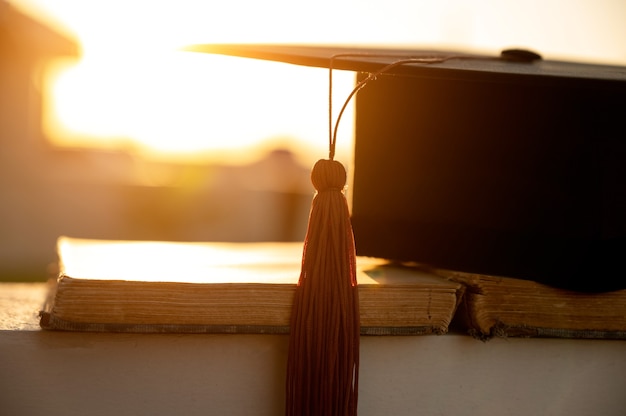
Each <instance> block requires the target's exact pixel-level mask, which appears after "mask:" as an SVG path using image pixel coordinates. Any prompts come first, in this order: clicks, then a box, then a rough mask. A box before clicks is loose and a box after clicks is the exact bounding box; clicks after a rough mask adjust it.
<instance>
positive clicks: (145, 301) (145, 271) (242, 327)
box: [40, 237, 626, 339]
mask: <svg viewBox="0 0 626 416" xmlns="http://www.w3.org/2000/svg"><path fill="white" fill-rule="evenodd" d="M58 254H59V270H60V272H59V276H58V278H56V279H53V281H52V282H51V289H50V292H49V297H48V299H47V301H46V303H45V305H44V308H43V310H42V311H41V313H40V316H41V319H40V325H41V327H42V328H44V329H50V330H66V331H111V332H181V333H270V334H287V333H289V318H290V314H291V305H292V300H293V294H294V291H295V288H296V284H297V281H298V278H299V273H300V264H301V258H302V244H301V243H177V242H156V241H152V242H151V241H106V240H87V239H76V238H68V237H62V238H60V239H59V241H58ZM357 281H358V285H359V296H360V313H361V333H362V334H363V335H426V334H445V333H447V332H448V330H449V329H450V327H451V324H452V322H453V320H454V325H453V327H454V328H455V329H457V328H458V329H461V330H462V331H463V332H468V333H470V334H471V335H473V336H475V337H477V338H480V339H488V338H491V337H494V336H508V337H512V336H524V337H532V336H539V337H567V338H621V339H625V338H626V290H617V291H612V292H606V293H581V292H573V291H568V290H563V289H559V288H554V287H550V286H546V285H543V284H539V283H536V282H533V281H530V280H523V279H514V278H507V277H496V276H485V275H476V274H469V273H460V272H453V271H447V270H438V269H429V268H425V267H420V266H419V265H414V264H412V265H401V264H393V263H390V262H388V261H385V260H382V259H377V258H368V257H359V258H358V259H357Z"/></svg>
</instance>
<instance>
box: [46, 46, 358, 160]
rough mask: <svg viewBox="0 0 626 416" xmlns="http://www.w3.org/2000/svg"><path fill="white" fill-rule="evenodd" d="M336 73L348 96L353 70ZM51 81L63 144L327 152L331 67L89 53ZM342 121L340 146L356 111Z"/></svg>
mask: <svg viewBox="0 0 626 416" xmlns="http://www.w3.org/2000/svg"><path fill="white" fill-rule="evenodd" d="M129 64H130V65H129ZM335 76H336V77H338V79H339V80H340V81H343V82H340V83H338V84H337V83H336V84H335V88H334V89H335V93H336V94H337V95H336V96H337V97H346V96H347V95H348V93H349V89H350V88H351V86H352V84H353V78H354V75H353V74H351V73H338V74H335ZM54 79H55V81H54V82H53V83H52V84H51V86H52V90H51V91H50V92H51V93H50V94H49V99H50V100H51V101H50V102H49V103H48V104H49V105H48V107H47V111H46V115H47V117H46V129H47V131H48V132H49V134H50V136H51V138H52V139H53V140H54V142H55V143H56V144H59V145H65V146H84V145H85V144H86V143H88V144H89V145H93V146H101V147H120V146H123V147H126V148H129V149H130V150H138V151H141V153H142V154H143V155H144V156H145V155H148V156H150V157H156V158H158V157H167V158H172V157H178V158H184V159H185V160H191V161H193V160H206V159H207V158H209V157H210V158H212V159H216V158H217V159H223V158H228V159H229V160H230V161H236V162H237V161H239V162H241V161H247V160H248V161H249V160H250V159H251V158H255V157H258V152H255V151H254V150H259V151H266V150H268V148H270V147H275V146H281V147H285V146H286V147H294V146H297V147H298V148H300V149H304V150H306V149H316V150H318V153H317V156H318V157H323V156H325V154H324V153H323V152H322V151H321V149H323V148H324V146H325V144H326V143H327V136H328V124H327V123H328V122H327V117H328V114H327V112H328V110H327V109H328V74H327V71H326V70H322V69H318V68H302V67H295V66H291V65H284V64H279V63H273V62H262V61H253V60H242V59H238V58H231V57H222V56H210V55H204V54H198V53H191V52H181V51H166V52H162V53H160V54H154V55H152V56H144V57H142V59H141V60H130V61H129V62H128V61H127V62H126V63H125V64H122V65H121V64H120V63H119V62H116V61H99V60H97V59H90V58H89V57H86V58H85V59H84V60H83V61H81V62H80V63H79V64H77V65H75V66H70V67H66V68H60V69H57V73H56V77H55V78H54ZM94 80H96V82H94ZM337 85H338V86H337ZM335 105H336V107H339V101H337V102H336V104H335ZM346 120H347V122H344V123H346V128H344V129H342V131H343V132H344V137H342V138H341V139H340V140H341V143H343V147H344V148H348V145H349V144H350V142H351V140H350V139H351V137H350V134H351V130H350V128H349V127H350V125H349V121H350V114H348V115H347V116H346ZM243 149H246V151H245V152H244V151H243Z"/></svg>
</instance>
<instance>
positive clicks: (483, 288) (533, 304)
mask: <svg viewBox="0 0 626 416" xmlns="http://www.w3.org/2000/svg"><path fill="white" fill-rule="evenodd" d="M439 274H440V275H444V276H447V277H448V278H449V279H451V280H452V281H455V282H458V283H461V284H463V285H465V286H466V290H465V293H464V295H463V299H462V301H461V304H460V305H459V308H458V311H457V315H456V317H455V324H456V323H457V322H458V323H459V325H461V326H464V327H465V329H467V330H468V331H469V332H470V334H472V335H473V336H475V337H477V338H480V339H483V340H484V339H489V338H492V337H558V338H603V339H625V338H626V290H615V291H609V292H599V293H589V292H577V291H570V290H565V289H561V288H556V287H551V286H547V285H544V284H541V283H537V282H534V281H531V280H524V279H516V278H509V277H496V276H487V275H478V274H471V273H459V272H449V271H442V272H440V273H439Z"/></svg>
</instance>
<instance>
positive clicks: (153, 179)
mask: <svg viewBox="0 0 626 416" xmlns="http://www.w3.org/2000/svg"><path fill="white" fill-rule="evenodd" d="M78 54H79V48H78V46H77V45H76V44H75V43H74V42H73V41H71V40H69V39H67V38H65V37H63V36H62V35H60V34H58V33H56V32H54V31H52V30H50V29H49V28H47V27H46V26H45V25H42V24H41V23H39V22H37V21H35V20H33V19H32V18H30V17H28V16H25V15H24V14H22V13H20V12H19V11H17V10H16V9H15V8H13V7H11V6H10V5H9V4H7V3H5V2H2V1H0V280H43V279H45V278H46V275H47V271H46V270H47V268H48V266H49V265H51V264H54V262H55V261H56V255H55V242H56V239H57V237H58V236H60V235H69V236H73V237H85V238H109V239H157V240H178V241H202V240H205V241H206V240H213V241H276V240H292V241H293V240H302V239H303V238H304V232H305V230H306V219H307V215H308V209H309V207H310V200H311V195H312V190H313V189H312V187H311V186H310V183H309V180H308V168H303V167H301V166H300V165H299V164H298V163H297V161H296V160H295V158H294V157H293V155H291V153H289V152H287V151H282V150H277V151H275V152H272V153H270V154H269V155H267V157H266V158H265V159H262V160H259V161H258V162H256V163H253V164H250V165H247V166H237V167H236V166H228V165H226V164H225V165H221V166H206V165H204V166H203V165H182V164H167V163H156V162H149V161H146V160H143V159H141V158H139V157H137V156H133V155H131V154H128V153H125V152H121V151H120V152H117V151H101V150H90V149H61V148H57V147H54V146H52V145H51V144H50V143H49V142H48V141H47V140H46V138H45V137H44V135H43V133H42V127H41V125H42V123H41V113H42V97H41V94H42V89H41V88H40V86H41V85H42V82H43V79H42V68H43V64H44V63H45V62H46V61H47V60H50V59H54V58H56V57H61V56H78Z"/></svg>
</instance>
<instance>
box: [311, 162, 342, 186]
mask: <svg viewBox="0 0 626 416" xmlns="http://www.w3.org/2000/svg"><path fill="white" fill-rule="evenodd" d="M346 178H347V175H346V169H345V168H344V167H343V165H342V164H341V163H339V162H337V161H336V160H329V159H321V160H318V161H317V163H315V165H314V166H313V170H312V171H311V182H312V183H313V186H314V187H315V189H316V190H317V191H318V192H324V191H329V190H339V191H342V190H343V188H344V187H345V186H346Z"/></svg>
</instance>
